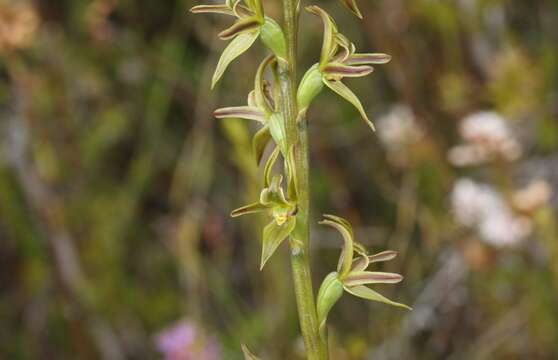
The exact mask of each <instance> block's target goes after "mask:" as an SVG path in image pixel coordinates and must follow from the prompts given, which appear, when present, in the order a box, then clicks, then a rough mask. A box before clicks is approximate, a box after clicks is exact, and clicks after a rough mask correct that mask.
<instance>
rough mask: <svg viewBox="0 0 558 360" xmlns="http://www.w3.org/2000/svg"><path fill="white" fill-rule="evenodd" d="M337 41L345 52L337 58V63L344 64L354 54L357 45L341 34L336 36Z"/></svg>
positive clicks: (340, 53)
mask: <svg viewBox="0 0 558 360" xmlns="http://www.w3.org/2000/svg"><path fill="white" fill-rule="evenodd" d="M335 41H336V42H337V44H338V45H339V46H341V48H342V49H343V51H341V52H339V53H338V54H337V56H335V59H336V60H335V61H339V62H344V61H345V60H346V59H347V58H348V57H349V56H351V55H353V54H354V52H355V45H354V44H353V43H352V42H351V41H350V40H349V39H347V37H346V36H345V35H343V34H341V33H337V34H335ZM333 55H335V54H332V56H333ZM332 60H333V59H332Z"/></svg>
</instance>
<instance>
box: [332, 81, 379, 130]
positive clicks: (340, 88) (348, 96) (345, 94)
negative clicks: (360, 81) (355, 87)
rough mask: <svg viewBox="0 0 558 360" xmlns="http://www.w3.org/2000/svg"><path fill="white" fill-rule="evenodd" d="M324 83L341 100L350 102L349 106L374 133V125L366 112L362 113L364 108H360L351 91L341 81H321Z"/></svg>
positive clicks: (358, 101)
mask: <svg viewBox="0 0 558 360" xmlns="http://www.w3.org/2000/svg"><path fill="white" fill-rule="evenodd" d="M323 81H324V83H325V84H326V86H327V87H328V88H330V89H331V90H332V91H334V92H335V93H337V94H338V95H339V96H341V97H342V98H343V99H345V100H347V101H348V102H350V103H351V104H353V106H354V107H355V108H356V109H357V110H358V112H359V113H360V116H362V118H363V119H364V120H365V121H366V123H367V124H368V126H370V128H371V129H372V130H373V131H375V130H376V129H375V128H374V124H373V123H372V121H370V119H369V118H368V116H367V115H366V112H365V111H364V108H363V107H362V104H361V102H360V100H359V99H358V98H357V96H356V95H355V94H354V93H353V92H352V91H351V89H349V88H348V87H347V86H346V85H345V84H343V83H342V82H341V81H329V80H326V79H324V80H323Z"/></svg>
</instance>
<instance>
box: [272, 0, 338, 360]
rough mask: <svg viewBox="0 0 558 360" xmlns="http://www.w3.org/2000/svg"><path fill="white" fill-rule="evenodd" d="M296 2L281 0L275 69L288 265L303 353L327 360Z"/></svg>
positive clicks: (310, 357)
mask: <svg viewBox="0 0 558 360" xmlns="http://www.w3.org/2000/svg"><path fill="white" fill-rule="evenodd" d="M297 8H298V0H283V12H284V31H285V38H286V42H287V59H286V60H287V61H286V63H283V62H282V63H281V64H280V66H279V81H280V86H281V112H282V114H283V116H284V119H285V122H286V130H287V131H286V132H287V143H288V145H289V147H290V146H294V163H295V164H294V166H295V173H296V187H297V190H298V213H297V222H296V228H295V230H294V231H293V233H292V236H291V241H290V246H291V266H292V273H293V282H294V289H295V295H296V302H297V308H298V317H299V323H300V328H301V331H302V337H303V338H304V345H305V347H306V354H307V357H308V359H310V360H314V359H316V360H325V359H327V358H328V353H327V345H326V343H325V342H322V341H321V339H320V334H319V326H318V317H317V314H316V303H315V300H314V292H313V289H312V274H311V271H310V257H309V249H310V246H309V245H310V228H309V223H308V217H309V203H310V201H309V193H310V189H309V159H308V134H307V126H306V125H307V124H306V119H305V118H304V119H298V121H297V118H298V109H297V103H296V58H297V32H298V11H297V10H298V9H297Z"/></svg>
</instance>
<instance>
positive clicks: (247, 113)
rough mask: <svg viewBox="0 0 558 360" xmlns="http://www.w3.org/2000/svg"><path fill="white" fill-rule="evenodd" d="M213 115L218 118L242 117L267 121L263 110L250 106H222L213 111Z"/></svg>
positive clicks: (262, 121)
mask: <svg viewBox="0 0 558 360" xmlns="http://www.w3.org/2000/svg"><path fill="white" fill-rule="evenodd" d="M213 116H215V117H216V118H217V119H225V118H240V119H248V120H255V121H259V122H261V123H265V115H264V113H263V111H261V110H260V109H258V108H254V107H250V106H233V107H225V108H220V109H217V110H215V111H214V112H213Z"/></svg>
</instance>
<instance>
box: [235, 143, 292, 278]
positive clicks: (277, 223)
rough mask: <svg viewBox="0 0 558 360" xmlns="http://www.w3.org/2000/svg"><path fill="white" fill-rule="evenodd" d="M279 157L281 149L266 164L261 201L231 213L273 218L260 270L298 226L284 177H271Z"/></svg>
mask: <svg viewBox="0 0 558 360" xmlns="http://www.w3.org/2000/svg"><path fill="white" fill-rule="evenodd" d="M278 155H279V148H275V150H274V151H273V152H272V154H271V155H270V157H269V159H268V161H267V163H266V166H265V169H264V182H265V188H264V189H263V190H262V192H261V194H260V199H259V201H258V202H255V203H252V204H249V205H246V206H243V207H241V208H238V209H236V210H233V211H232V212H231V216H232V217H238V216H241V215H246V214H252V213H259V212H267V213H268V214H269V215H270V216H271V217H272V220H271V222H270V223H269V224H267V225H266V226H265V228H264V230H263V243H262V256H261V262H260V270H261V269H263V267H264V266H265V264H266V263H267V261H268V260H269V258H270V257H271V256H272V255H273V253H274V252H275V250H277V248H278V247H279V245H281V243H283V241H284V240H285V239H286V238H287V237H288V236H289V235H290V234H291V233H292V231H293V230H294V228H295V225H296V212H297V205H296V199H295V200H289V199H287V197H286V196H285V193H284V191H283V188H282V187H281V182H282V180H283V176H282V175H274V176H271V170H272V168H273V165H274V164H275V161H276V160H277V157H278Z"/></svg>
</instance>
